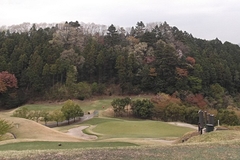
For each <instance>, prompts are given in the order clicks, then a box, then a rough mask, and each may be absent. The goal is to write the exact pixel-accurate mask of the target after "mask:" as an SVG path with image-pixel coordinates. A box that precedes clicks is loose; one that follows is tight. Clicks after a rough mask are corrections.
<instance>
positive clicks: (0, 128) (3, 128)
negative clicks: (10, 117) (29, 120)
mask: <svg viewBox="0 0 240 160" xmlns="http://www.w3.org/2000/svg"><path fill="white" fill-rule="evenodd" d="M11 128H12V124H10V123H8V122H7V121H6V120H3V119H0V138H1V136H2V135H4V134H5V133H7V132H8V131H9V130H10V129H11Z"/></svg>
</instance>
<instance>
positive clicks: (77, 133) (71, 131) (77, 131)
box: [67, 126, 97, 140]
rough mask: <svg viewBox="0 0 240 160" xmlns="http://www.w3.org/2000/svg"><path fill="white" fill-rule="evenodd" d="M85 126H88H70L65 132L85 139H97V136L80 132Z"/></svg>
mask: <svg viewBox="0 0 240 160" xmlns="http://www.w3.org/2000/svg"><path fill="white" fill-rule="evenodd" d="M85 128H88V126H80V127H77V128H72V129H69V130H68V132H67V134H69V135H71V136H74V137H78V138H82V139H85V140H95V139H97V136H94V135H88V134H85V133H83V132H82V130H84V129H85Z"/></svg>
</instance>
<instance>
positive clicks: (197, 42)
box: [0, 21, 240, 109]
mask: <svg viewBox="0 0 240 160" xmlns="http://www.w3.org/2000/svg"><path fill="white" fill-rule="evenodd" d="M0 62H1V63H0V107H1V108H13V107H17V106H19V105H21V104H23V103H25V102H27V101H29V100H66V99H69V98H77V99H81V100H83V99H86V98H90V97H92V96H94V95H109V96H110V95H137V94H158V93H164V94H167V95H171V96H172V97H176V98H179V99H181V100H182V101H183V102H186V103H188V104H191V105H195V106H198V107H200V108H201V107H206V106H207V107H211V108H214V109H225V108H227V107H228V106H230V105H231V106H234V107H240V105H239V104H238V102H239V99H240V96H239V92H240V63H239V62H240V47H239V46H238V45H235V44H232V43H230V42H224V43H222V42H221V41H220V40H218V39H217V38H216V39H214V40H210V41H209V40H203V39H198V38H195V37H194V36H193V35H191V34H189V33H187V32H186V31H181V30H179V29H178V28H177V27H172V26H169V25H168V24H167V23H166V22H164V23H151V24H146V25H145V24H144V23H143V22H142V21H140V22H137V24H136V26H134V27H131V28H127V29H125V28H123V27H117V26H114V25H113V24H111V25H110V26H108V27H107V26H105V25H96V24H84V23H81V24H80V23H79V22H78V21H76V22H66V23H63V24H54V25H49V26H48V25H46V26H40V25H37V24H33V25H31V26H29V24H27V25H26V24H22V25H18V26H17V25H16V26H14V27H9V28H5V29H3V28H1V32H0Z"/></svg>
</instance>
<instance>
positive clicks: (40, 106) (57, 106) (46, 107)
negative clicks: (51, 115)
mask: <svg viewBox="0 0 240 160" xmlns="http://www.w3.org/2000/svg"><path fill="white" fill-rule="evenodd" d="M21 107H26V108H27V109H29V110H33V111H36V110H44V111H54V110H58V109H61V107H62V105H60V104H26V105H23V106H21Z"/></svg>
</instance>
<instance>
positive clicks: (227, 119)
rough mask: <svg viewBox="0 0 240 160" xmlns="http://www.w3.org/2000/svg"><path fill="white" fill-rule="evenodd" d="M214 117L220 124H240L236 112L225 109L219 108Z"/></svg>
mask: <svg viewBox="0 0 240 160" xmlns="http://www.w3.org/2000/svg"><path fill="white" fill-rule="evenodd" d="M216 119H217V120H219V122H220V123H221V124H225V125H230V126H236V125H239V124H240V123H239V119H238V116H237V115H236V113H235V112H234V111H229V110H227V109H220V110H219V111H218V114H217V116H216Z"/></svg>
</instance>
